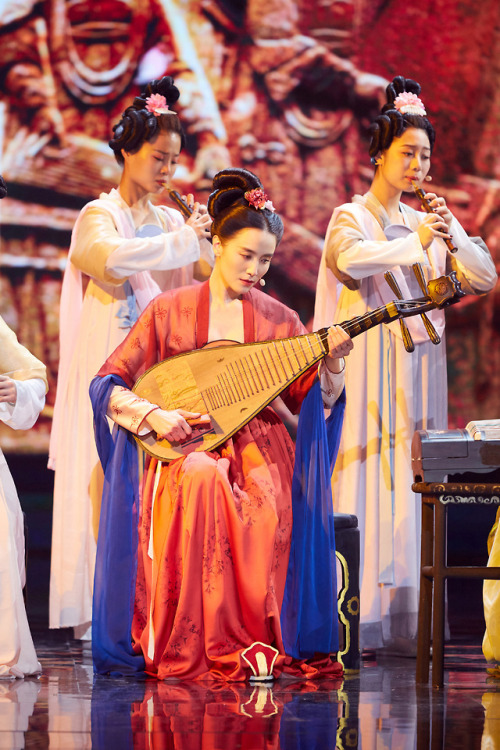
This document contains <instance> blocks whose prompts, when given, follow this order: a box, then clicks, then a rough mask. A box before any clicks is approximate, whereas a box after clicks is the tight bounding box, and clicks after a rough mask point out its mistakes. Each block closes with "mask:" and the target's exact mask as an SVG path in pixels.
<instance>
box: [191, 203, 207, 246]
mask: <svg viewBox="0 0 500 750" xmlns="http://www.w3.org/2000/svg"><path fill="white" fill-rule="evenodd" d="M190 208H191V206H190ZM192 209H193V213H192V214H191V216H190V217H189V219H186V224H188V225H189V226H190V227H192V228H193V229H194V231H195V232H196V236H197V237H198V239H199V240H203V239H205V240H206V239H208V238H209V237H210V225H211V224H212V219H211V218H210V216H209V214H208V213H207V210H206V207H205V206H202V205H201V204H200V203H195V204H194V205H193V206H192ZM203 209H205V210H203Z"/></svg>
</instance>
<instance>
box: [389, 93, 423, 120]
mask: <svg viewBox="0 0 500 750" xmlns="http://www.w3.org/2000/svg"><path fill="white" fill-rule="evenodd" d="M394 109H397V110H398V112H401V114H403V115H421V116H422V117H423V116H425V115H426V114H427V112H426V111H425V107H424V103H423V101H422V100H421V99H419V97H418V96H417V95H416V94H411V93H410V92H409V91H403V93H402V94H398V96H397V97H396V98H395V99H394Z"/></svg>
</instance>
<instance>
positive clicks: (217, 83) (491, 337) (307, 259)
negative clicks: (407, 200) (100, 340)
mask: <svg viewBox="0 0 500 750" xmlns="http://www.w3.org/2000/svg"><path fill="white" fill-rule="evenodd" d="M499 26H500V19H499V6H498V3H497V1H496V0H484V2H483V3H481V4H479V3H477V2H473V0H463V1H462V2H458V0H437V2H436V1H434V2H432V3H431V2H430V0H422V1H421V2H420V3H419V4H418V5H417V4H415V5H410V4H406V5H403V6H402V5H401V4H400V3H396V2H393V1H391V0H374V1H370V2H368V1H367V0H363V1H362V0H344V1H343V2H323V0H307V2H306V0H300V1H299V2H290V1H289V0H266V1H265V2H264V1H263V0H176V1H174V0H108V1H107V2H102V3H92V2H90V1H89V0H87V1H86V2H78V0H72V2H69V0H45V1H44V2H38V3H37V2H30V1H29V0H17V1H15V2H9V1H8V0H7V1H4V2H0V82H1V85H0V92H1V97H0V172H1V173H2V174H3V175H4V177H5V179H6V181H7V185H8V189H9V196H8V198H6V199H4V200H3V201H2V202H1V203H0V240H1V246H0V314H1V315H3V317H4V318H5V319H6V320H7V322H8V323H9V324H10V325H11V326H12V327H13V328H14V329H15V330H16V332H17V333H18V335H19V337H20V340H21V341H22V342H23V343H24V344H25V345H26V346H28V347H29V348H30V349H31V350H32V351H33V352H34V353H35V354H36V355H37V356H38V357H40V359H42V360H43V361H44V362H45V363H46V364H47V365H48V368H49V376H50V391H49V395H48V402H47V407H46V410H45V412H44V416H43V417H42V418H41V420H40V421H39V423H38V425H37V427H36V428H35V429H34V430H32V431H30V432H29V433H28V434H26V435H23V434H19V433H13V432H12V431H9V434H7V431H5V432H3V433H0V440H1V443H2V446H3V447H4V448H5V449H7V450H11V451H20V450H31V451H36V452H44V451H46V450H47V445H48V434H49V430H50V416H51V407H52V404H53V402H54V396H55V387H56V382H57V369H58V305H59V293H60V285H61V278H62V273H63V270H64V266H65V262H66V257H67V251H68V247H69V240H70V233H71V228H72V226H73V223H74V221H75V219H76V216H77V213H78V210H79V208H80V207H81V206H82V205H83V204H84V203H85V202H87V201H88V200H91V199H93V198H95V197H97V196H98V195H99V193H100V192H101V191H103V190H109V189H110V187H112V186H114V185H115V184H116V183H117V180H118V179H119V172H118V167H117V165H116V163H115V161H114V158H113V157H112V154H111V151H110V150H109V149H108V147H107V140H108V139H109V137H110V134H111V126H112V124H113V123H114V122H116V120H117V119H118V117H119V115H120V113H121V112H122V110H123V109H124V107H125V106H126V105H127V104H128V103H129V101H130V100H131V98H132V97H133V96H134V95H135V94H136V93H138V92H139V91H140V90H141V87H142V85H143V84H144V83H146V82H147V81H148V80H150V79H151V78H155V77H160V76H161V75H164V74H170V75H172V76H173V77H174V78H175V79H176V82H177V83H178V86H179V88H180V90H181V100H180V105H181V106H180V107H179V108H178V110H179V114H180V116H181V118H182V121H183V124H184V126H185V128H186V131H187V133H188V148H187V150H186V152H185V153H184V154H183V156H182V165H181V167H180V168H179V171H178V174H177V176H176V184H177V187H178V189H180V190H181V191H185V190H187V189H188V188H190V189H193V191H194V192H195V193H196V195H197V197H199V198H200V199H201V200H205V199H206V197H207V195H208V191H209V188H210V184H211V178H212V176H213V174H214V173H215V172H216V171H217V170H218V169H221V168H223V167H226V166H229V165H230V164H232V165H243V166H247V167H248V168H249V169H251V170H253V171H255V172H256V173H257V174H258V175H259V176H260V177H261V179H262V180H263V182H264V185H265V188H266V191H267V192H268V193H269V195H270V197H271V199H272V200H273V202H274V204H275V206H276V207H277V209H278V210H279V211H280V212H281V213H282V215H283V217H284V219H285V225H286V231H285V237H284V240H283V243H282V245H281V246H280V249H279V251H278V253H277V255H276V257H275V260H273V267H272V269H271V272H270V274H269V283H268V286H267V287H266V288H267V290H268V291H269V293H271V294H274V295H276V296H278V297H279V298H281V299H283V300H284V301H285V302H287V303H288V304H290V305H291V306H293V307H295V309H297V310H298V311H299V313H300V315H301V317H302V319H303V320H304V322H306V323H308V322H310V320H311V316H312V310H313V304H314V291H315V283H316V274H317V269H318V264H319V258H320V254H321V248H322V242H323V237H324V233H325V229H326V226H327V224H328V220H329V218H330V215H331V212H332V210H333V208H334V207H335V206H336V205H338V204H339V203H342V202H344V201H347V200H350V198H351V196H352V195H353V194H354V193H356V192H360V191H361V192H362V191H364V190H366V188H367V187H368V186H369V182H370V179H371V175H372V169H371V166H370V163H369V160H368V157H367V151H366V149H367V126H368V123H369V121H370V118H371V117H372V116H373V114H374V113H376V112H377V111H378V108H379V106H380V102H381V101H383V95H384V89H385V85H386V83H387V81H388V80H390V79H391V78H392V77H393V76H394V75H397V74H402V75H405V76H406V77H412V78H416V79H417V80H418V81H420V83H421V84H422V98H423V99H424V101H425V104H426V107H427V111H428V112H429V114H430V117H431V118H432V120H433V122H434V124H435V126H436V129H437V133H438V137H437V143H436V150H435V155H434V157H433V168H432V174H433V177H434V182H433V189H434V190H435V191H436V192H437V193H440V194H442V195H444V196H445V197H446V199H447V201H448V202H449V204H450V206H451V207H452V210H453V211H454V212H455V214H456V215H457V216H458V218H459V219H460V221H461V222H462V223H463V224H464V225H465V227H466V229H467V231H469V232H470V233H472V234H480V235H481V236H482V237H483V238H484V239H485V240H486V242H487V244H488V245H489V247H490V249H491V251H492V253H493V254H494V256H495V257H496V258H497V259H498V258H499V256H500V251H499V245H500V225H499V222H498V218H499V213H500V158H499V155H498V145H499V135H500V127H499V125H500V93H499V92H500V69H499V68H500V62H499V60H500V56H499V51H500V50H499V47H500V32H499ZM498 317H499V293H498V291H496V292H494V293H491V294H490V295H488V296H487V297H485V298H482V299H477V298H475V299H470V300H467V301H466V302H463V303H461V304H460V305H457V306H455V307H454V308H453V309H451V310H450V311H449V313H448V335H447V343H446V346H447V349H448V361H449V375H450V426H463V425H465V424H466V423H467V422H468V421H469V420H472V419H481V418H493V417H500V388H499V385H500V383H499V380H500V375H499V373H500V346H499V338H500V334H499V330H498V329H499V326H498ZM408 356H411V355H408Z"/></svg>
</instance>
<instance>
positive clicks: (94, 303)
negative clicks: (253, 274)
mask: <svg viewBox="0 0 500 750" xmlns="http://www.w3.org/2000/svg"><path fill="white" fill-rule="evenodd" d="M178 96H179V91H178V89H177V88H176V87H175V86H174V85H173V81H172V79H171V78H169V77H167V76H165V77H164V78H162V79H161V80H160V81H153V82H152V83H151V84H148V86H147V87H146V91H145V92H144V94H143V95H142V98H141V97H137V98H136V99H135V100H134V103H133V106H131V107H128V108H127V110H126V111H125V113H124V115H123V116H122V118H121V120H120V121H119V123H118V124H117V125H116V126H115V129H114V133H115V135H114V138H113V139H112V140H111V141H110V143H109V145H110V147H111V148H112V149H113V151H114V152H115V157H116V159H117V161H118V162H119V163H120V164H121V165H122V166H123V174H122V178H121V181H120V185H119V186H118V188H117V189H114V190H112V191H111V192H110V193H109V194H105V193H103V194H101V196H100V197H99V199H98V200H95V201H92V202H91V203H89V204H87V205H86V206H85V207H84V208H83V210H82V212H81V213H80V215H79V217H78V219H77V222H76V224H75V227H74V229H73V234H72V242H71V247H70V251H69V262H68V266H67V268H66V271H65V274H64V280H63V288H62V294H61V307H60V358H61V360H60V368H59V373H58V385H57V394H56V403H55V410H54V421H53V427H52V432H51V440H50V455H49V467H50V468H52V469H55V484H54V511H53V526H52V556H51V575H50V607H49V626H50V627H51V628H60V627H73V628H74V635H75V637H76V638H82V639H84V640H88V639H90V635H91V634H90V622H91V618H92V590H93V580H94V566H95V552H96V538H97V530H98V524H99V510H100V498H101V494H102V472H101V468H100V464H99V459H98V456H97V450H96V447H95V441H94V436H93V423H92V409H91V405H90V399H89V394H88V388H89V385H90V381H91V380H92V378H93V376H94V375H95V373H96V372H97V371H98V369H99V367H100V366H101V365H102V363H103V362H104V361H105V360H106V358H107V357H108V355H109V354H110V353H111V352H112V351H113V350H114V349H115V348H116V347H117V346H118V344H119V343H121V341H123V339H124V338H125V336H126V335H127V333H128V331H129V330H130V328H131V327H132V326H133V324H134V323H135V321H136V320H137V317H138V316H139V314H140V313H141V312H142V311H143V310H144V308H145V307H146V306H147V304H148V303H149V302H150V301H151V300H152V299H153V298H154V297H155V296H156V295H157V294H159V293H160V291H166V290H168V289H173V288H175V287H177V286H184V285H185V284H189V283H191V282H192V281H193V277H196V278H200V279H202V278H205V277H206V276H208V274H209V272H210V270H211V266H210V262H213V253H212V250H211V245H210V244H209V242H208V240H207V239H205V238H206V237H207V236H208V235H209V226H210V218H209V217H208V215H207V214H206V210H203V207H200V206H199V204H197V203H196V204H194V205H193V213H192V215H191V217H190V218H189V219H188V220H187V221H186V222H185V221H184V218H183V217H182V215H181V213H180V212H179V211H177V210H175V209H170V208H167V207H166V206H155V205H153V203H152V202H151V195H152V194H159V193H161V191H162V190H163V189H164V187H166V186H167V185H168V184H169V182H170V179H171V178H172V177H173V175H174V172H175V168H176V165H177V161H178V158H179V153H180V151H181V148H182V146H183V144H184V140H185V136H184V132H183V130H182V126H181V124H180V122H179V119H178V117H177V115H176V114H175V112H174V111H173V110H171V109H169V107H170V106H172V105H174V104H175V102H176V101H177V98H178ZM191 197H192V196H190V198H191Z"/></svg>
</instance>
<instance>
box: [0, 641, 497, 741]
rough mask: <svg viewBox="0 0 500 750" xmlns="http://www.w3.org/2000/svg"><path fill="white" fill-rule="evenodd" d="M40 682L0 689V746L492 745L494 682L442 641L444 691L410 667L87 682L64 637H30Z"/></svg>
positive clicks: (391, 664) (371, 664)
mask: <svg viewBox="0 0 500 750" xmlns="http://www.w3.org/2000/svg"><path fill="white" fill-rule="evenodd" d="M34 637H35V645H36V647H37V652H38V656H39V659H40V661H41V662H42V666H43V674H42V676H41V677H40V678H39V679H34V678H30V679H25V680H17V681H1V682H0V748H9V749H10V750H13V749H14V748H16V749H17V748H37V750H41V749H42V748H50V749H51V750H52V749H53V748H57V749H58V750H59V749H60V750H69V749H70V748H75V749H76V748H78V749H79V748H99V750H115V748H116V750H122V749H124V750H125V749H129V748H130V749H132V748H141V749H143V748H144V750H146V749H148V750H167V749H168V750H208V749H209V748H210V749H214V750H215V748H217V749H221V750H222V749H224V750H225V749H226V748H227V749H228V750H233V749H234V750H236V748H242V749H243V750H253V749H254V748H255V749H257V748H259V749H260V748H262V749H264V748H266V750H269V749H270V748H273V749H278V748H282V749H283V750H335V748H345V749H346V750H347V748H363V750H379V749H380V748H394V750H402V749H406V748H417V749H418V750H420V749H421V748H426V749H427V748H432V750H436V749H437V748H440V749H441V748H450V749H451V748H453V749H454V750H455V749H457V748H458V749H460V750H462V749H468V748H471V749H472V748H478V749H479V748H481V750H485V749H486V748H488V749H489V750H492V749H493V748H500V681H499V682H496V681H495V680H494V679H493V678H492V677H490V676H489V674H488V673H487V672H486V664H485V662H484V659H483V657H482V655H481V651H480V648H479V645H478V643H477V640H476V641H475V643H474V644H471V642H470V640H469V641H467V640H466V641H464V642H455V643H452V644H451V645H448V647H447V650H446V662H445V668H446V672H445V686H444V688H443V689H442V690H440V691H436V690H432V689H431V688H428V687H418V688H417V687H416V685H415V677H414V673H415V660H414V659H408V658H396V657H389V656H385V657H383V658H373V659H370V660H363V662H362V667H361V671H360V673H359V674H356V675H348V676H347V677H346V678H345V679H344V680H343V681H342V682H338V683H337V682H331V681H318V682H300V683H299V682H291V681H289V680H285V681H282V680H278V681H276V682H275V683H274V684H273V685H272V687H252V686H251V685H248V684H234V683H233V684H213V683H210V684H207V683H205V684H199V683H193V682H191V683H189V682H183V683H175V684H172V683H169V684H167V683H165V682H163V683H162V682H157V681H156V680H151V679H147V680H137V679H131V678H127V679H125V678H117V679H113V678H109V677H101V676H99V677H94V675H93V671H92V664H91V658H90V652H89V650H88V649H87V648H82V645H81V643H80V642H77V641H73V640H72V639H71V638H70V631H67V632H66V631H39V632H35V633H34Z"/></svg>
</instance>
